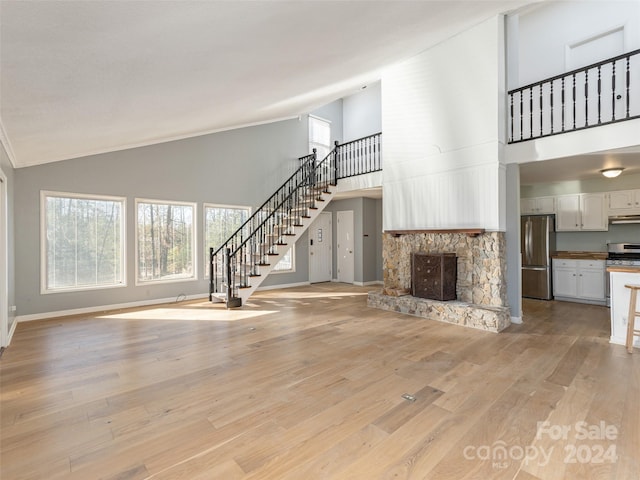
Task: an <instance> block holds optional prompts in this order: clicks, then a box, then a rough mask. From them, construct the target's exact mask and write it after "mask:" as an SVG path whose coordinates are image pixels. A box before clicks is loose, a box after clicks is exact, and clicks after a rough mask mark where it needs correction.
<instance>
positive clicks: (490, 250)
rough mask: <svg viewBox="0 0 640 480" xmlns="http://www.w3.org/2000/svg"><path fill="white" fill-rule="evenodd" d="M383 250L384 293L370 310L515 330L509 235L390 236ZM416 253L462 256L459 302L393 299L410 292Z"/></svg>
mask: <svg viewBox="0 0 640 480" xmlns="http://www.w3.org/2000/svg"><path fill="white" fill-rule="evenodd" d="M382 245H383V246H382V257H383V270H384V288H383V289H382V290H380V291H374V292H370V293H369V296H368V301H367V304H368V306H370V307H373V308H379V309H383V310H390V311H395V312H400V313H406V314H409V315H415V316H419V317H423V318H428V319H431V320H437V321H441V322H447V323H453V324H456V325H462V326H466V327H472V328H478V329H481V330H487V331H491V332H500V331H501V330H504V329H505V328H507V327H508V326H509V325H510V323H511V320H510V312H509V307H508V304H507V286H506V278H507V277H506V260H505V256H506V243H505V234H504V232H481V233H476V234H474V235H470V234H467V233H463V232H453V233H446V232H439V233H432V232H429V231H423V232H416V231H412V232H409V233H397V232H396V233H390V232H385V233H384V234H383V244H382ZM415 252H426V253H447V252H454V253H455V254H456V256H457V269H458V275H457V281H456V295H457V300H452V301H446V302H443V301H438V300H428V299H423V298H417V297H413V296H411V295H400V296H396V295H388V294H387V293H388V292H399V291H410V288H411V255H412V254H413V253H415Z"/></svg>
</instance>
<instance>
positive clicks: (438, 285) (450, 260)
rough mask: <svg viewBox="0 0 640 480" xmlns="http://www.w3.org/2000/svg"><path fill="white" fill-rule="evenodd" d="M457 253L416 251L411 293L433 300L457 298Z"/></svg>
mask: <svg viewBox="0 0 640 480" xmlns="http://www.w3.org/2000/svg"><path fill="white" fill-rule="evenodd" d="M456 275H457V262H456V254H455V253H414V254H413V255H412V257H411V295H413V296H414V297H420V298H429V299H431V300H455V299H456Z"/></svg>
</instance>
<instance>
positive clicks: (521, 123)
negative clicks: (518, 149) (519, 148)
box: [520, 90, 524, 140]
mask: <svg viewBox="0 0 640 480" xmlns="http://www.w3.org/2000/svg"><path fill="white" fill-rule="evenodd" d="M522 97H523V91H522V90H520V140H522V139H523V138H524V137H523V130H524V127H523V125H524V124H523V120H522V119H523V116H524V115H523V113H524V112H523V111H522V105H523V103H522Z"/></svg>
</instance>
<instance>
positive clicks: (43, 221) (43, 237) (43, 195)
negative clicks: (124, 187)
mask: <svg viewBox="0 0 640 480" xmlns="http://www.w3.org/2000/svg"><path fill="white" fill-rule="evenodd" d="M47 197H59V198H74V199H80V200H103V201H111V202H121V203H122V216H121V219H120V232H121V241H122V245H121V247H120V248H121V252H120V262H121V265H120V271H121V272H122V282H121V283H118V284H113V285H90V286H82V287H66V288H47V276H48V270H47V213H46V200H47ZM126 225H127V198H126V197H115V196H112V195H95V194H87V193H71V192H56V191H51V190H41V191H40V294H42V295H50V294H53V293H65V292H82V291H87V290H105V289H110V288H122V287H126V286H127V269H126V266H127V229H126Z"/></svg>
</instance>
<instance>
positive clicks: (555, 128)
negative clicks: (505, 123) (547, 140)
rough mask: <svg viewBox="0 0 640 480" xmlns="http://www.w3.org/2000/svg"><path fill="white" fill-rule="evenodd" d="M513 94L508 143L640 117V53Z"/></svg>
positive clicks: (639, 50)
mask: <svg viewBox="0 0 640 480" xmlns="http://www.w3.org/2000/svg"><path fill="white" fill-rule="evenodd" d="M508 95H509V98H508V102H509V143H518V142H523V141H526V140H533V139H536V138H542V137H548V136H551V135H557V134H560V133H567V132H574V131H577V130H584V129H586V128H592V127H598V126H602V125H608V124H611V123H616V122H622V121H626V120H632V119H635V118H640V49H638V50H633V51H631V52H628V53H624V54H622V55H618V56H617V57H613V58H610V59H608V60H604V61H602V62H598V63H594V64H593V65H589V66H587V67H583V68H579V69H576V70H572V71H571V72H567V73H563V74H561V75H556V76H555V77H551V78H548V79H546V80H542V81H540V82H536V83H532V84H530V85H526V86H524V87H520V88H516V89H515V90H511V91H509V92H508Z"/></svg>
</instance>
